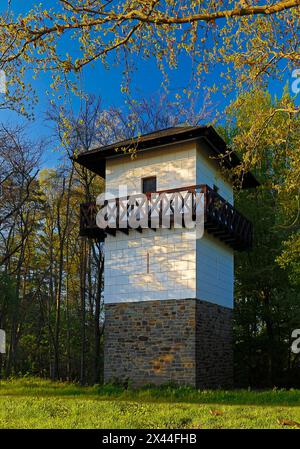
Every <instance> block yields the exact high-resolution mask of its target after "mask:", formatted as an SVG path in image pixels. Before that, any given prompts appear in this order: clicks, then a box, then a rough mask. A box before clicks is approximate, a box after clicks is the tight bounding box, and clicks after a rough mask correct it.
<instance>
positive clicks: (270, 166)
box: [224, 90, 300, 387]
mask: <svg viewBox="0 0 300 449" xmlns="http://www.w3.org/2000/svg"><path fill="white" fill-rule="evenodd" d="M288 110H290V111H291V112H288ZM293 110H294V103H293V99H291V98H290V96H289V95H288V94H287V92H285V93H284V95H283V96H282V98H280V99H277V98H272V97H271V95H270V94H269V93H268V92H266V91H263V90H260V91H252V92H249V93H247V94H243V95H241V96H240V97H239V98H238V99H237V100H236V102H235V104H234V105H232V107H231V108H229V115H228V128H227V130H226V131H227V132H225V133H224V135H225V138H226V139H227V140H228V143H230V144H231V148H232V149H234V150H235V151H237V152H238V153H240V154H242V155H243V156H244V157H243V164H246V167H245V168H247V164H248V167H256V174H257V176H258V177H259V179H260V180H261V182H262V186H261V187H260V188H259V189H256V191H240V192H239V194H238V196H237V201H236V207H237V208H238V209H240V210H241V211H242V212H244V213H245V214H246V215H247V217H248V218H249V219H250V220H251V221H252V222H253V224H254V248H253V251H252V252H251V253H249V254H238V255H237V257H236V285H235V331H236V366H237V381H238V382H239V383H240V384H242V385H243V386H245V385H246V386H247V385H252V386H260V387H265V386H268V387H269V386H274V385H277V386H291V385H293V386H295V385H298V383H297V378H299V370H300V366H299V360H298V359H299V358H298V357H297V356H296V355H293V354H292V353H291V334H292V331H293V329H295V328H298V326H299V321H300V308H299V292H298V290H297V288H296V286H295V283H294V282H293V281H295V279H296V277H295V272H294V271H293V270H292V266H293V264H294V263H295V262H296V254H297V248H299V246H298V239H299V228H300V226H299V224H300V223H299V203H298V196H299V181H298V182H296V180H297V179H298V180H299V162H300V159H299V157H300V154H299V117H298V116H297V114H294V113H293ZM288 248H289V249H290V251H288ZM283 268H286V269H283Z"/></svg>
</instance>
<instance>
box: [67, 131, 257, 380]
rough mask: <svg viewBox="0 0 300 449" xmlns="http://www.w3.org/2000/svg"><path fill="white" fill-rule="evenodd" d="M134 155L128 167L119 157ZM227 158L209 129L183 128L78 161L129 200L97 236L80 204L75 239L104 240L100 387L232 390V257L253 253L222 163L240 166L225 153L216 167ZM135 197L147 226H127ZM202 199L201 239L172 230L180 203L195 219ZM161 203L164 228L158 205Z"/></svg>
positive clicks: (90, 209) (248, 179) (248, 181)
mask: <svg viewBox="0 0 300 449" xmlns="http://www.w3.org/2000/svg"><path fill="white" fill-rule="evenodd" d="M133 147H135V148H136V157H135V158H132V157H131V156H130V155H128V154H124V151H123V150H124V148H133ZM116 149H119V151H116ZM225 153H226V145H225V143H224V141H223V140H222V139H221V137H220V136H219V135H218V134H217V133H216V131H215V130H214V129H213V128H212V127H188V126H186V127H182V126H181V127H175V128H169V129H166V130H162V131H159V132H155V133H152V134H147V135H144V136H142V137H139V138H138V139H134V140H128V141H124V142H119V143H116V144H113V145H109V146H106V147H102V148H97V149H93V150H90V151H88V152H85V153H82V154H80V155H79V156H78V158H77V159H76V161H77V162H78V163H80V164H82V165H83V166H85V167H87V168H88V169H90V170H92V171H93V172H95V173H97V174H99V175H100V176H102V177H104V178H105V182H106V192H108V193H109V194H110V195H111V196H112V195H114V196H115V197H118V196H120V193H119V192H120V186H122V187H121V189H124V186H126V188H127V193H126V198H127V199H128V198H130V197H131V198H134V201H133V202H132V200H131V202H130V201H129V203H127V208H126V207H125V209H124V204H123V203H124V197H123V198H121V199H119V200H117V201H115V203H114V213H115V216H114V217H115V219H112V222H114V223H113V225H112V226H110V225H109V224H108V225H107V227H106V228H105V227H104V228H102V229H100V228H99V227H98V226H97V225H96V219H95V216H96V213H97V210H98V209H97V206H96V204H95V203H90V204H83V205H81V235H83V236H90V237H93V238H99V239H104V238H105V270H104V286H105V287H104V302H105V354H104V356H105V367H104V376H105V381H106V382H109V381H113V380H121V381H124V380H126V379H128V380H130V381H131V382H132V383H133V384H135V385H141V384H145V383H155V384H160V383H165V382H176V383H180V384H189V385H193V386H197V387H199V388H202V387H206V388H207V387H217V386H222V387H229V386H230V385H231V384H232V378H233V347H232V309H233V284H234V274H233V270H234V251H235V250H236V251H241V250H247V249H250V247H251V243H252V225H251V223H250V222H249V221H248V220H247V219H246V218H245V217H243V216H242V215H241V214H240V213H239V212H238V211H237V210H236V209H235V208H234V206H233V188H232V185H231V183H230V182H229V181H228V179H226V177H224V174H223V170H221V166H220V161H222V164H223V165H225V166H226V167H227V168H230V167H232V166H236V165H237V164H238V162H239V161H238V158H237V156H236V155H235V154H232V153H231V154H230V157H229V156H227V157H222V158H220V155H221V154H223V155H224V154H225ZM257 185H258V183H257V181H256V180H255V178H254V177H253V176H252V175H251V174H250V173H248V174H247V175H245V176H244V179H243V184H242V187H243V188H249V187H255V186H257ZM141 193H145V194H146V198H147V200H149V201H148V202H147V204H146V205H145V204H144V209H143V213H144V212H145V210H146V213H147V214H148V220H146V221H147V224H148V226H132V225H130V220H129V217H130V214H131V213H132V210H133V209H134V207H135V206H136V205H137V204H138V200H137V201H136V202H135V198H139V195H138V194H141ZM199 194H201V195H202V206H203V213H204V215H203V218H204V228H205V232H204V235H203V236H201V238H199V234H198V235H197V229H196V227H191V226H189V227H187V226H184V222H182V224H183V226H175V225H174V219H172V218H174V217H173V215H174V214H175V211H174V207H175V203H176V201H177V202H178V198H179V199H180V202H181V203H180V204H181V206H180V207H182V210H181V212H182V211H183V214H184V210H185V207H186V208H188V209H189V210H190V208H191V207H192V219H193V220H196V214H195V207H196V206H195V205H196V204H197V201H196V196H197V195H199ZM134 195H136V196H134ZM121 196H122V195H121ZM168 197H169V199H170V203H169V210H168V214H169V216H170V226H167V227H166V226H162V222H163V214H164V213H165V212H166V209H165V207H164V204H163V200H162V199H159V198H164V201H165V200H166V198H168ZM188 201H189V204H188ZM185 202H186V204H185ZM105 204H106V205H107V204H108V203H105ZM128 204H129V205H128ZM145 208H146V209H145ZM193 208H194V209H193ZM111 210H112V209H111ZM124 211H125V212H124ZM155 214H156V219H155V220H153V222H152V221H151V217H152V218H153V216H154V215H155ZM183 221H184V220H183ZM110 224H112V223H110Z"/></svg>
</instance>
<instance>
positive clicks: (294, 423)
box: [277, 418, 300, 428]
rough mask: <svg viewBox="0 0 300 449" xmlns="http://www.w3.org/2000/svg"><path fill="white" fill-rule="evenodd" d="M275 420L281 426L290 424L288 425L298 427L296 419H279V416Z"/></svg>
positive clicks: (299, 424)
mask: <svg viewBox="0 0 300 449" xmlns="http://www.w3.org/2000/svg"><path fill="white" fill-rule="evenodd" d="M277 422H278V424H280V425H281V426H290V427H299V428H300V423H298V422H297V421H293V420H291V419H281V418H279V419H278V420H277Z"/></svg>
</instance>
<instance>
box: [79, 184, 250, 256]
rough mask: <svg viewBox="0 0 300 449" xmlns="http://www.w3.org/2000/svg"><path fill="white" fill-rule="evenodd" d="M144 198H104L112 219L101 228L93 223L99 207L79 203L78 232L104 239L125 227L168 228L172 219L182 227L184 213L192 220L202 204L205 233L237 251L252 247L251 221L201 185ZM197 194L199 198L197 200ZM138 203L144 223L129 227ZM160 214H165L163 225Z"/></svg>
mask: <svg viewBox="0 0 300 449" xmlns="http://www.w3.org/2000/svg"><path fill="white" fill-rule="evenodd" d="M146 197H147V201H146V202H145V201H144V202H143V200H141V195H134V196H131V197H127V198H117V199H116V200H114V201H111V200H108V201H106V202H105V204H104V205H105V206H107V210H108V211H109V212H114V219H113V220H112V223H110V225H109V226H107V227H105V228H104V229H100V228H99V227H98V226H97V224H96V214H97V212H98V210H99V208H98V207H97V206H96V203H84V204H81V206H80V235H81V236H85V237H90V238H96V239H98V240H100V241H104V238H105V236H106V235H107V234H112V235H116V233H117V232H124V233H127V234H128V232H129V229H136V230H137V231H138V232H143V229H144V228H145V227H147V228H151V229H153V231H155V230H156V229H157V228H159V227H172V226H174V223H175V222H176V224H179V225H182V226H184V225H185V219H184V216H185V214H187V213H189V214H190V216H191V217H192V220H196V217H197V207H199V206H201V204H202V207H203V212H204V228H205V230H206V231H207V232H208V233H210V234H212V235H214V236H215V237H217V238H218V239H220V240H221V241H223V242H225V243H226V244H228V245H229V246H230V247H231V248H233V249H234V250H237V251H243V250H249V249H251V247H252V235H253V228H252V223H251V222H250V221H248V220H247V219H246V218H245V217H244V216H243V215H242V214H240V213H239V212H238V211H237V210H236V209H235V208H234V207H233V206H232V205H231V204H230V203H228V202H227V201H226V200H225V199H224V198H222V197H221V196H220V195H219V194H218V193H217V192H215V191H214V190H213V189H211V188H210V187H209V186H207V185H205V184H201V185H197V186H189V187H183V188H180V189H170V190H164V191H160V192H155V193H153V194H151V193H149V194H147V195H146ZM200 197H201V198H202V199H201V201H200V202H199V198H200ZM200 203H201V204H200ZM166 204H168V207H167V208H166ZM138 205H139V208H138V214H139V219H142V216H143V223H144V226H137V227H133V226H132V225H131V224H130V214H131V213H132V211H133V209H134V207H135V206H138ZM178 208H179V209H178ZM174 209H176V211H177V212H178V210H180V213H179V215H178V213H177V214H176V212H175V211H174ZM164 216H168V217H169V222H168V224H167V226H166V224H165V221H164V218H163V217H164ZM178 217H179V219H178ZM178 220H179V221H180V223H178ZM167 221H168V220H167ZM145 223H146V226H145Z"/></svg>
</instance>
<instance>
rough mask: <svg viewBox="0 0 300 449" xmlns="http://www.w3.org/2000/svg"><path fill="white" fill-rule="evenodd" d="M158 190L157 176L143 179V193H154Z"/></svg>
mask: <svg viewBox="0 0 300 449" xmlns="http://www.w3.org/2000/svg"><path fill="white" fill-rule="evenodd" d="M156 190H157V182H156V176H149V177H148V178H143V179H142V192H143V193H153V192H156Z"/></svg>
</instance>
